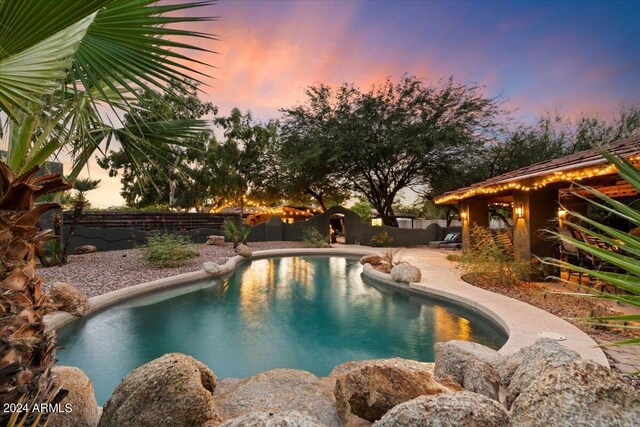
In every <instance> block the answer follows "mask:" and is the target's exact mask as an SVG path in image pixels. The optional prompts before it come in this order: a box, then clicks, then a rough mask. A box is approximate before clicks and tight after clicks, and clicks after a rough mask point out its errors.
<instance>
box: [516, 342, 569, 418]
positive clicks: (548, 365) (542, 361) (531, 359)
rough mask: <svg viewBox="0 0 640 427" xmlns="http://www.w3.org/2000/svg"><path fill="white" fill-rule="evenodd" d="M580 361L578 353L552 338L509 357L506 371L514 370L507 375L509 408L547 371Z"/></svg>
mask: <svg viewBox="0 0 640 427" xmlns="http://www.w3.org/2000/svg"><path fill="white" fill-rule="evenodd" d="M579 359H580V355H579V354H578V353H576V352H575V351H573V350H570V349H568V348H566V347H564V346H562V345H561V344H559V343H558V342H557V341H555V340H553V339H550V338H540V339H538V340H537V341H536V342H535V343H534V344H533V345H530V346H528V347H524V348H522V349H520V350H519V351H518V352H516V353H514V354H513V355H511V356H508V357H507V363H508V366H507V368H505V371H508V370H513V374H512V375H510V374H509V373H508V372H507V373H506V374H505V375H506V376H507V378H508V379H509V383H508V387H507V395H506V405H507V408H510V407H511V404H512V403H513V401H514V400H515V399H516V398H517V397H518V395H519V394H520V393H521V392H522V390H524V389H525V388H527V387H528V386H529V384H530V383H531V382H532V381H533V380H534V379H535V378H537V377H538V376H540V375H541V374H543V373H544V372H545V371H547V370H549V369H552V368H556V367H558V366H563V365H566V364H568V363H571V362H573V361H575V360H579Z"/></svg>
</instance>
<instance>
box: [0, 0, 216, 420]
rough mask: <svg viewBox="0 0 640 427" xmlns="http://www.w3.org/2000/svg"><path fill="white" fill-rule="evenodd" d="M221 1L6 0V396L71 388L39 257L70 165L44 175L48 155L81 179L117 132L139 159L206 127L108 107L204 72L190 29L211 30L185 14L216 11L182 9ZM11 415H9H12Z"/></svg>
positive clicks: (2, 226)
mask: <svg viewBox="0 0 640 427" xmlns="http://www.w3.org/2000/svg"><path fill="white" fill-rule="evenodd" d="M211 3H213V1H210V0H204V1H196V2H179V3H176V4H171V3H169V2H164V1H162V2H160V1H155V0H82V1H77V0H55V1H50V0H30V1H24V0H2V1H0V28H1V29H2V30H1V31H0V138H3V139H4V140H6V141H8V149H7V154H6V163H5V162H1V161H0V257H1V258H2V263H1V266H0V288H2V289H0V310H1V311H0V402H2V403H9V402H11V403H17V402H25V403H27V404H32V403H37V402H39V401H47V402H51V401H52V399H53V400H55V398H56V396H57V398H59V397H60V396H61V394H59V393H54V394H56V396H53V397H52V396H51V393H50V387H49V386H48V385H49V384H50V368H51V366H52V365H53V363H54V360H55V359H54V349H55V339H54V335H53V334H52V333H49V332H47V331H46V330H45V327H44V322H43V316H44V313H45V311H46V310H47V303H46V298H45V297H44V296H43V294H42V292H41V290H40V284H41V280H40V278H38V276H37V275H36V274H35V258H34V255H35V252H36V249H37V248H38V247H39V246H40V245H41V244H42V243H43V242H44V241H45V240H47V238H49V233H48V232H40V231H38V228H37V227H36V222H37V220H38V218H39V216H40V215H42V214H43V213H44V212H47V211H49V210H51V209H54V208H57V207H58V206H59V205H57V204H55V203H41V204H37V203H36V199H37V198H38V197H41V196H43V195H46V194H51V193H55V192H59V191H63V190H67V189H69V186H68V184H66V183H65V182H64V180H63V179H62V177H61V176H56V175H47V176H42V177H36V173H37V171H38V169H39V166H40V165H42V163H44V161H45V160H47V159H48V158H50V157H51V156H54V155H56V154H57V153H59V152H61V151H64V150H66V151H67V152H69V153H70V154H71V157H72V159H73V168H72V171H71V174H70V175H71V178H72V179H73V180H75V178H76V177H77V176H78V174H79V173H80V171H81V170H82V168H83V167H84V166H85V164H86V162H87V161H88V160H89V158H90V157H91V156H92V155H93V154H94V153H95V152H96V150H98V151H104V150H106V149H107V147H108V145H109V144H110V143H111V142H112V141H117V142H119V143H120V144H121V146H122V148H123V150H124V151H125V153H126V154H127V156H128V157H129V158H130V159H131V161H132V163H133V164H134V165H139V164H141V162H145V161H148V160H149V155H148V154H149V153H150V152H151V151H156V152H158V153H161V152H162V150H163V148H164V147H166V146H167V144H179V143H180V141H182V140H189V139H190V138H192V137H193V136H195V135H200V134H201V132H202V131H203V129H204V128H205V122H203V121H200V120H183V121H163V120H159V121H156V122H142V121H140V122H136V123H135V124H134V125H132V126H128V127H118V126H114V125H113V124H112V123H113V122H114V121H115V122H117V120H113V118H110V117H109V114H107V113H109V112H111V113H112V114H111V116H114V115H116V116H117V115H121V114H124V113H125V112H126V113H127V114H131V115H135V114H136V108H137V107H136V104H135V100H136V98H137V97H139V96H140V95H139V91H142V90H148V89H149V88H152V87H153V88H155V89H156V90H157V89H159V88H163V89H164V88H165V87H166V86H169V82H171V81H173V80H177V81H181V82H187V80H189V79H191V80H194V81H195V82H196V83H199V81H198V80H197V79H194V73H195V74H197V73H196V72H195V71H193V70H192V65H193V64H194V63H196V62H198V61H196V60H194V59H192V58H189V57H188V56H186V55H185V54H184V53H180V52H185V51H188V50H205V49H202V48H199V47H197V46H195V45H193V44H189V43H186V42H184V41H180V40H184V39H185V38H186V39H194V38H201V39H210V38H211V36H209V35H207V34H203V33H199V32H195V31H191V30H184V29H180V28H175V26H174V24H179V23H187V24H188V23H189V22H197V21H202V20H207V19H210V18H203V17H193V16H190V15H189V14H182V15H180V16H178V15H177V14H173V15H172V12H179V11H184V10H187V9H192V8H195V7H201V6H206V5H209V4H211ZM204 65H206V64H204ZM187 84H188V83H187ZM99 107H100V108H99ZM105 111H107V113H105ZM158 157H160V158H161V156H154V158H158ZM158 172H159V173H162V170H161V169H160V170H159V171H158ZM8 416H9V414H8V413H2V414H0V424H1V425H6V424H7V423H8V422H9V420H8V419H7V418H6V417H8Z"/></svg>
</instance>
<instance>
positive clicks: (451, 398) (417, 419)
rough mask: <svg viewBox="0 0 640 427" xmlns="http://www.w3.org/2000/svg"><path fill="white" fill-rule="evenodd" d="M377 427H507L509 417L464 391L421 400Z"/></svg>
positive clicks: (392, 412)
mask: <svg viewBox="0 0 640 427" xmlns="http://www.w3.org/2000/svg"><path fill="white" fill-rule="evenodd" d="M373 425H374V427H405V426H420V427H440V426H447V427H489V426H491V427H507V426H511V422H510V420H509V414H508V413H507V411H506V410H505V409H504V407H502V405H500V404H499V403H498V402H496V401H495V400H492V399H489V398H488V397H485V396H481V395H479V394H476V393H471V392H468V391H463V392H460V393H445V394H439V395H436V396H420V397H418V398H416V399H413V400H410V401H408V402H404V403H402V404H400V405H398V406H396V407H394V408H393V409H391V410H390V411H389V412H387V413H386V414H385V416H384V417H382V418H381V419H380V420H379V421H376V422H375V424H373ZM550 425H552V424H550Z"/></svg>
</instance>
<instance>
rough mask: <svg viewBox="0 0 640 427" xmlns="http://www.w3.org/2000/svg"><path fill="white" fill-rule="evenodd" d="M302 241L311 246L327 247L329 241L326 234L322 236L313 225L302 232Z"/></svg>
mask: <svg viewBox="0 0 640 427" xmlns="http://www.w3.org/2000/svg"><path fill="white" fill-rule="evenodd" d="M302 242H303V243H304V244H305V246H309V247H311V248H328V247H329V246H330V245H329V242H328V240H327V236H324V235H323V234H322V233H321V232H319V231H318V230H317V229H315V228H313V227H307V228H305V229H304V231H303V232H302Z"/></svg>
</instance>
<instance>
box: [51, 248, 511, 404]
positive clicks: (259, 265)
mask: <svg viewBox="0 0 640 427" xmlns="http://www.w3.org/2000/svg"><path fill="white" fill-rule="evenodd" d="M361 272H362V266H361V265H360V264H359V263H358V261H356V260H349V259H345V258H341V257H287V258H270V259H263V260H256V261H253V262H252V263H251V264H246V265H243V266H241V267H239V268H238V269H237V270H236V271H235V272H234V273H233V274H231V275H230V276H229V277H227V278H225V279H215V280H211V281H208V282H201V283H197V284H195V285H194V286H189V287H188V288H181V289H178V290H173V291H168V292H164V293H160V294H156V295H150V296H146V297H141V298H138V299H135V300H132V301H130V302H127V303H123V304H119V305H116V306H114V307H111V308H109V309H107V310H105V311H103V312H100V313H98V314H96V315H95V316H92V317H89V318H86V319H79V320H77V321H74V322H72V323H71V324H68V325H66V326H64V327H62V328H60V329H58V331H57V332H58V343H59V345H60V346H63V347H65V348H64V349H62V350H59V351H58V353H57V356H58V359H59V360H60V362H59V363H60V364H62V365H72V366H78V367H80V368H81V369H82V370H84V372H85V373H86V374H87V375H88V376H89V378H91V380H92V381H93V384H94V387H95V390H96V397H97V399H98V404H100V405H102V404H104V403H105V402H106V400H107V399H108V398H109V396H110V395H111V393H112V391H113V390H114V389H115V387H116V386H117V384H118V383H119V382H120V380H121V379H122V378H124V377H125V376H126V375H127V374H128V373H129V372H130V371H131V370H133V369H134V368H136V367H137V366H140V365H142V364H144V363H146V362H148V361H150V360H152V359H154V358H156V357H159V356H161V355H162V354H164V353H168V352H182V353H186V354H189V355H191V356H193V357H195V358H196V359H198V360H200V361H202V362H204V363H205V364H207V365H208V366H209V367H210V368H211V369H212V370H213V371H214V372H215V374H216V375H217V376H218V377H219V378H227V377H248V376H251V375H254V374H256V373H257V372H260V371H265V370H268V369H272V368H295V369H304V370H307V371H310V372H313V373H314V374H316V375H318V376H326V375H327V374H328V373H329V371H331V369H332V368H333V367H334V366H336V365H338V364H340V363H342V362H345V361H348V360H358V359H372V358H387V357H395V356H398V357H405V358H411V359H416V360H421V361H427V362H429V361H433V359H434V356H433V344H434V343H435V342H438V341H447V340H452V339H463V340H470V341H475V342H479V343H481V344H484V345H487V346H490V347H493V348H499V347H500V346H502V344H504V343H505V341H506V339H507V337H506V336H505V334H504V333H503V332H502V331H501V330H500V329H498V328H497V327H496V326H494V325H493V324H491V323H490V322H488V321H487V320H485V319H484V318H483V317H481V316H479V315H476V314H474V313H473V312H471V311H467V310H464V309H462V308H460V307H455V306H453V305H448V304H444V303H441V302H435V301H432V300H429V299H427V298H423V297H419V296H415V295H410V294H408V293H405V292H403V291H399V290H395V289H390V288H389V287H386V286H384V285H370V284H367V283H365V282H364V281H363V280H362V278H361V276H360V273H361ZM427 274H428V273H427ZM218 281H220V282H218ZM216 283H220V285H219V286H217V287H216V286H214V284H216Z"/></svg>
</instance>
